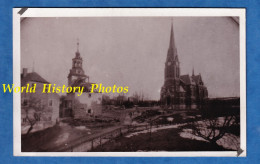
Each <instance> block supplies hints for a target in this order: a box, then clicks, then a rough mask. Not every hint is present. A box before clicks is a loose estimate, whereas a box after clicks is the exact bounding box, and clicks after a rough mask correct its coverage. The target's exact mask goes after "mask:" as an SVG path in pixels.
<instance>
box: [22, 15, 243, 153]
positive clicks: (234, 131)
mask: <svg viewBox="0 0 260 164" xmlns="http://www.w3.org/2000/svg"><path fill="white" fill-rule="evenodd" d="M240 28H241V27H240V18H239V16H211V17H208V16H185V17H184V16H162V17H156V16H149V17H147V16H138V17H137V16H131V17H130V16H128V17H127V16H119V17H112V16H110V17H109V16H106V17H21V18H20V68H19V69H20V85H21V91H22V89H23V92H21V93H20V98H21V99H20V108H21V110H20V117H21V118H20V119H21V122H20V127H21V130H20V132H21V133H20V137H21V152H161V151H165V152H179V151H188V152H197V151H206V152H211V151H223V152H230V151H239V150H240V148H241V147H240V144H241V126H240V125H241V117H240V113H241V109H240V95H241V89H240V87H241V80H240V79H241V74H240V72H241V65H240V60H241V59H240V56H241V55H240ZM244 110H245V109H244Z"/></svg>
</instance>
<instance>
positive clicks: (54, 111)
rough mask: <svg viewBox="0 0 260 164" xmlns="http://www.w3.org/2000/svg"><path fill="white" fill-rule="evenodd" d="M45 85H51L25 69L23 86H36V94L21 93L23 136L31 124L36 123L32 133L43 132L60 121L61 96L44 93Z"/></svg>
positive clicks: (22, 76)
mask: <svg viewBox="0 0 260 164" xmlns="http://www.w3.org/2000/svg"><path fill="white" fill-rule="evenodd" d="M43 84H49V82H48V81H46V80H45V79H44V78H42V77H41V76H40V75H39V74H38V73H36V72H31V73H28V72H27V69H26V68H24V69H23V73H22V74H21V86H26V85H28V86H30V87H32V86H34V85H36V86H37V87H35V93H26V92H22V93H21V123H22V134H24V133H26V132H27V131H28V129H29V128H30V123H35V125H34V126H33V129H32V131H38V130H43V129H45V128H48V127H50V126H53V125H55V123H56V122H57V121H58V120H59V105H60V96H59V95H58V94H57V93H42V91H43Z"/></svg>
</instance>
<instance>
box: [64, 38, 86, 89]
mask: <svg viewBox="0 0 260 164" xmlns="http://www.w3.org/2000/svg"><path fill="white" fill-rule="evenodd" d="M82 62H83V60H82V58H81V56H80V53H79V40H77V51H76V53H75V57H74V58H73V59H72V68H71V69H70V73H69V75H68V85H69V86H71V85H72V84H73V83H74V82H75V81H76V80H79V79H80V80H82V81H84V82H85V80H86V79H89V78H88V76H87V75H85V72H84V70H83V69H82Z"/></svg>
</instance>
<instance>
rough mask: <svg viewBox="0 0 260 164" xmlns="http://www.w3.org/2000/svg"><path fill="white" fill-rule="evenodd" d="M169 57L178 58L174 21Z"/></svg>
mask: <svg viewBox="0 0 260 164" xmlns="http://www.w3.org/2000/svg"><path fill="white" fill-rule="evenodd" d="M167 58H172V59H173V60H175V59H176V58H178V57H177V49H176V46H175V39H174V31H173V22H172V24H171V35H170V44H169V49H168V55H167ZM177 60H178V59H177Z"/></svg>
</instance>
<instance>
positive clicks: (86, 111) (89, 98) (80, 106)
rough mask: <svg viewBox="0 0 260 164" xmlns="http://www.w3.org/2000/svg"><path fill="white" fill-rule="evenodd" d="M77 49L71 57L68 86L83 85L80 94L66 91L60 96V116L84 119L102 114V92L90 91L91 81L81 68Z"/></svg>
mask: <svg viewBox="0 0 260 164" xmlns="http://www.w3.org/2000/svg"><path fill="white" fill-rule="evenodd" d="M77 46H78V48H77V51H76V53H75V57H74V58H73V59H72V68H71V69H70V72H69V74H68V86H71V87H84V90H83V93H82V95H81V96H77V93H67V95H66V96H63V97H62V98H61V106H60V117H73V118H75V119H85V118H90V117H96V116H99V115H101V114H102V93H98V92H95V93H90V90H91V84H94V83H91V82H89V76H87V75H86V74H85V72H84V70H83V68H82V66H83V60H82V57H81V56H80V52H79V43H77Z"/></svg>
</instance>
